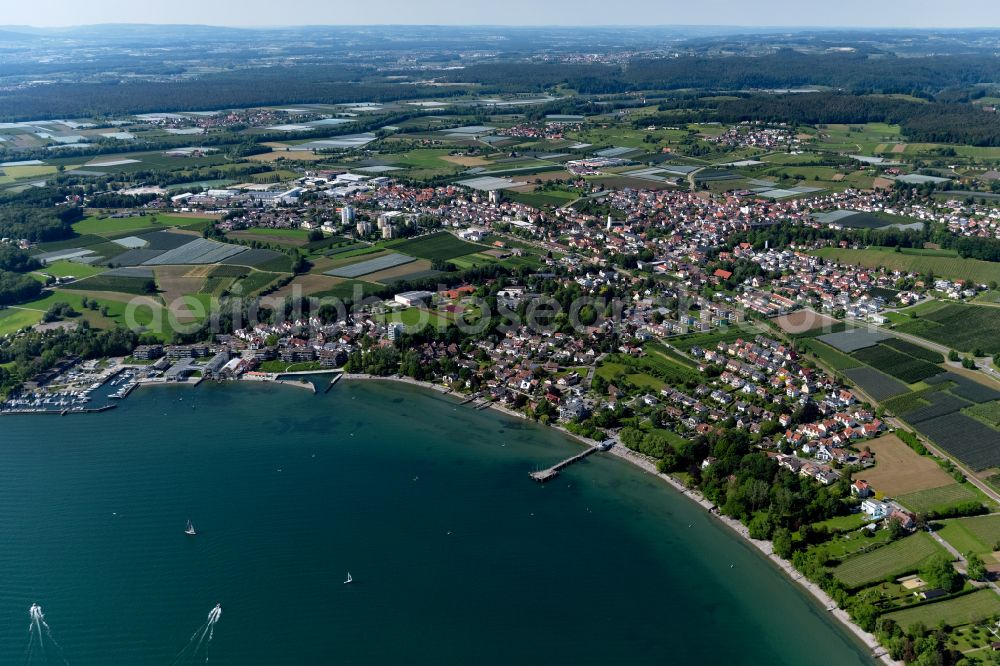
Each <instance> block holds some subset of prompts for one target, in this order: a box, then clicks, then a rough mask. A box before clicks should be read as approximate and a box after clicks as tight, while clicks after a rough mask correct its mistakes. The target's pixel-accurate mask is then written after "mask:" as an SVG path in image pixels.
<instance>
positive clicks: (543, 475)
mask: <svg viewBox="0 0 1000 666" xmlns="http://www.w3.org/2000/svg"><path fill="white" fill-rule="evenodd" d="M601 450H603V449H602V448H601V447H600V446H592V447H590V448H589V449H587V450H586V451H582V452H580V453H578V454H576V455H575V456H573V457H571V458H566V460H563V461H562V462H561V463H557V464H555V465H553V466H552V467H549V468H547V469H543V470H539V471H537V472H531V473H530V474H529V475H528V476H530V477H531V478H532V479H534V480H535V481H538V482H539V483H545V482H546V481H551V480H552V479H554V478H556V477H557V476H559V470H562V469H566V468H567V467H569V466H570V465H572V464H573V463H575V462H577V461H580V460H583V459H584V458H586V457H587V456H589V455H590V454H592V453H597V452H598V451H601Z"/></svg>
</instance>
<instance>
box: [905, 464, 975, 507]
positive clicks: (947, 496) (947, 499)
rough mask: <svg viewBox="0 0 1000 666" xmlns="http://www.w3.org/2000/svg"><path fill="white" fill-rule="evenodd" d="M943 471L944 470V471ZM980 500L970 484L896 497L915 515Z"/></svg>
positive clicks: (959, 484) (942, 487) (953, 483)
mask: <svg viewBox="0 0 1000 666" xmlns="http://www.w3.org/2000/svg"><path fill="white" fill-rule="evenodd" d="M942 471H943V470H942ZM979 498H980V495H979V494H978V493H977V492H976V491H975V489H974V487H973V486H971V485H970V484H968V483H955V482H952V483H951V484H950V485H947V486H941V487H938V488H928V489H927V490H919V491H916V492H912V493H907V494H905V495H899V496H898V497H896V501H898V502H899V503H900V504H902V505H903V506H905V507H906V508H907V509H909V510H910V511H913V512H914V513H927V512H928V511H941V510H943V509H947V508H949V507H952V506H955V505H956V504H961V503H963V502H969V501H974V500H977V499H979Z"/></svg>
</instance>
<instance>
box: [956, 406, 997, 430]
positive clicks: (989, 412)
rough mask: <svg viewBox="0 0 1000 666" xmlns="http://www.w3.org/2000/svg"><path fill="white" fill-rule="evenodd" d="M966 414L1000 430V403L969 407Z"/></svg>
mask: <svg viewBox="0 0 1000 666" xmlns="http://www.w3.org/2000/svg"><path fill="white" fill-rule="evenodd" d="M964 411H965V413H966V414H968V415H969V416H972V417H973V418H976V419H978V420H980V421H982V422H983V423H985V424H987V425H989V426H991V427H993V428H1000V401H996V400H994V401H993V402H983V403H980V404H977V405H972V406H971V407H967V408H966V409H965V410H964Z"/></svg>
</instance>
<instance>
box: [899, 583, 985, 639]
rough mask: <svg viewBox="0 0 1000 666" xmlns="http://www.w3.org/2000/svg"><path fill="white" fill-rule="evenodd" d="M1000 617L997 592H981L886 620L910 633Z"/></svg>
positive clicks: (937, 603) (921, 607) (910, 609)
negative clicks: (917, 628) (921, 628)
mask: <svg viewBox="0 0 1000 666" xmlns="http://www.w3.org/2000/svg"><path fill="white" fill-rule="evenodd" d="M998 614H1000V595H998V594H997V593H996V592H994V591H993V590H978V591H976V592H972V593H971V594H965V595H962V596H960V597H956V598H954V599H946V600H945V601H937V602H934V603H931V604H922V605H920V606H917V607H915V608H907V609H904V610H901V611H896V612H894V613H888V614H887V615H886V616H885V617H887V618H888V619H890V620H894V621H895V622H896V623H897V624H898V625H899V626H900V627H902V628H903V629H904V630H906V629H909V628H910V627H912V626H914V625H916V624H922V625H923V626H925V627H936V626H938V625H939V624H941V623H942V622H944V623H945V624H948V625H950V626H960V625H965V624H972V623H973V622H978V621H979V620H982V619H985V618H988V617H993V616H994V615H998Z"/></svg>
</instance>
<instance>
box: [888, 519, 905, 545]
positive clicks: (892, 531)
mask: <svg viewBox="0 0 1000 666" xmlns="http://www.w3.org/2000/svg"><path fill="white" fill-rule="evenodd" d="M885 527H886V529H887V530H889V539H891V540H892V541H895V540H896V539H901V538H903V537H904V536H906V528H905V527H903V521H901V520H900V519H899V518H896V517H892V518H890V519H889V522H888V523H886V526H885Z"/></svg>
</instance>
